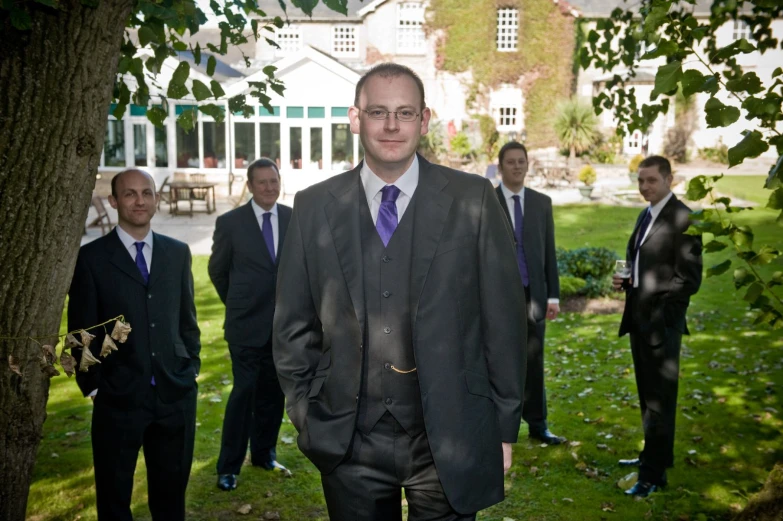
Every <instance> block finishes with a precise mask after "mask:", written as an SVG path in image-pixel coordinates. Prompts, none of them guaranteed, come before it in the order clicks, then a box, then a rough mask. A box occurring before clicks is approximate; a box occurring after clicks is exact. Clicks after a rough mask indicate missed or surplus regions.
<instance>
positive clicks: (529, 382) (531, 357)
mask: <svg viewBox="0 0 783 521" xmlns="http://www.w3.org/2000/svg"><path fill="white" fill-rule="evenodd" d="M525 297H526V298H527V305H528V307H530V288H525ZM545 333H546V319H544V320H541V321H539V322H536V321H534V320H531V319H530V317H528V319H527V374H526V376H525V398H524V401H523V402H522V419H523V420H525V422H526V423H527V426H528V430H529V431H530V432H531V433H539V432H543V431H545V430H546V429H547V424H546V390H545V386H544V334H545Z"/></svg>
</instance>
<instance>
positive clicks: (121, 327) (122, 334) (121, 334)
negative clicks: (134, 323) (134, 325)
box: [111, 320, 131, 344]
mask: <svg viewBox="0 0 783 521" xmlns="http://www.w3.org/2000/svg"><path fill="white" fill-rule="evenodd" d="M130 332H131V326H130V324H129V323H127V322H125V323H123V322H120V321H119V320H117V321H116V322H115V323H114V329H113V330H112V332H111V337H112V338H113V339H114V340H116V341H117V342H119V343H120V344H124V343H125V341H126V340H128V333H130Z"/></svg>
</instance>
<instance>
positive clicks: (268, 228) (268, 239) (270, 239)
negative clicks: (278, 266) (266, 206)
mask: <svg viewBox="0 0 783 521" xmlns="http://www.w3.org/2000/svg"><path fill="white" fill-rule="evenodd" d="M262 217H263V218H264V222H263V223H262V224H261V233H262V234H263V235H264V242H265V243H266V249H267V250H269V256H270V257H272V262H273V263H274V262H276V261H275V236H274V234H273V233H272V221H271V218H272V212H266V213H264V215H263V216H262Z"/></svg>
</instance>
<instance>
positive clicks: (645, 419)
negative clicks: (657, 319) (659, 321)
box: [631, 328, 682, 485]
mask: <svg viewBox="0 0 783 521" xmlns="http://www.w3.org/2000/svg"><path fill="white" fill-rule="evenodd" d="M681 341H682V333H680V332H679V331H677V330H674V329H670V328H667V329H666V340H665V341H664V342H663V343H662V344H661V345H658V346H655V347H652V346H650V345H649V344H647V343H646V342H645V341H644V339H643V338H641V335H637V334H633V333H632V334H631V353H632V354H633V365H634V372H635V373H636V388H637V390H638V392H639V405H640V406H641V412H642V425H643V427H644V450H643V451H642V453H641V454H640V455H639V459H640V460H641V466H640V468H639V480H640V481H647V482H650V483H654V484H656V485H665V484H666V469H667V468H669V467H672V466H674V420H675V417H676V413H677V384H678V380H679V374H680V344H681Z"/></svg>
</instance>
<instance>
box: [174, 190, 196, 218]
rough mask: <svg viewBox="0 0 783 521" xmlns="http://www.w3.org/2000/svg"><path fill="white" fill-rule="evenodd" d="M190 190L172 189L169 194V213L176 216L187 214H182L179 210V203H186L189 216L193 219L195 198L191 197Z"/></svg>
mask: <svg viewBox="0 0 783 521" xmlns="http://www.w3.org/2000/svg"><path fill="white" fill-rule="evenodd" d="M191 191H192V190H191V189H190V188H179V187H173V186H172V187H171V192H170V194H169V213H170V214H174V215H181V214H184V213H185V212H181V211H180V209H179V203H180V202H185V203H187V204H188V206H187V208H188V211H187V214H188V215H189V216H191V217H193V198H192V197H191Z"/></svg>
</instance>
